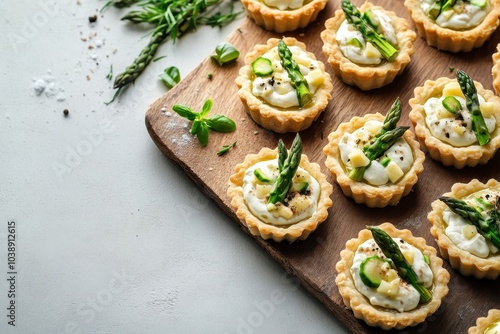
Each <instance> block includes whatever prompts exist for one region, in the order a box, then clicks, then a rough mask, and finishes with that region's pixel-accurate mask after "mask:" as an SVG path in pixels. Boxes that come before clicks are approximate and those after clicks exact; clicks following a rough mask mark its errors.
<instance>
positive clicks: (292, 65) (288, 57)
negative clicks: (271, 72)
mask: <svg viewBox="0 0 500 334" xmlns="http://www.w3.org/2000/svg"><path fill="white" fill-rule="evenodd" d="M278 54H279V56H280V59H281V65H282V66H283V67H284V68H285V69H286V70H287V72H288V76H289V77H290V81H291V84H292V86H293V87H294V88H295V91H296V92H297V98H298V99H299V106H300V107H303V106H305V105H307V104H308V103H309V102H311V101H312V94H311V92H310V91H309V85H308V84H307V81H306V79H305V78H304V76H303V75H302V73H301V72H300V68H299V66H298V65H297V63H296V62H295V60H293V58H292V52H291V51H290V49H289V48H288V46H287V45H286V43H285V42H283V40H280V41H279V42H278Z"/></svg>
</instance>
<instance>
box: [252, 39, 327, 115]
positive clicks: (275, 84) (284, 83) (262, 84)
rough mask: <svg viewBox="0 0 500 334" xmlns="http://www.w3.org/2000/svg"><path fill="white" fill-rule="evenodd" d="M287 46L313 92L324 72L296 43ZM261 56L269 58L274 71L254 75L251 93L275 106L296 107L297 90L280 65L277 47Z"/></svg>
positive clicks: (320, 82)
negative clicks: (261, 75)
mask: <svg viewBox="0 0 500 334" xmlns="http://www.w3.org/2000/svg"><path fill="white" fill-rule="evenodd" d="M288 48H289V49H290V51H291V52H292V58H293V60H295V62H296V63H297V65H299V68H300V72H301V73H302V75H303V76H304V78H305V79H306V81H307V83H308V85H309V91H310V92H311V93H312V94H314V93H315V92H316V90H317V89H318V87H319V86H320V85H321V84H322V83H323V80H324V73H323V72H322V71H321V70H320V68H319V63H318V61H317V60H315V59H312V58H311V57H309V56H308V55H307V53H306V52H305V51H303V50H302V49H301V48H299V47H298V46H296V45H293V46H289V47H288ZM262 57H264V58H267V59H269V60H271V62H272V65H273V71H274V72H273V73H272V74H271V75H269V76H264V77H257V76H256V77H255V79H254V80H253V83H252V94H253V95H255V96H258V97H261V98H262V99H263V100H264V101H266V102H267V103H269V104H270V105H272V106H275V107H280V108H290V107H298V106H299V99H298V98H297V92H296V91H295V88H293V87H292V84H291V82H290V78H289V76H288V72H287V70H286V69H285V68H283V66H282V65H281V60H280V57H279V54H278V48H277V47H274V48H272V49H271V50H269V51H267V52H266V53H265V54H263V55H262ZM320 77H322V78H323V80H321V79H320Z"/></svg>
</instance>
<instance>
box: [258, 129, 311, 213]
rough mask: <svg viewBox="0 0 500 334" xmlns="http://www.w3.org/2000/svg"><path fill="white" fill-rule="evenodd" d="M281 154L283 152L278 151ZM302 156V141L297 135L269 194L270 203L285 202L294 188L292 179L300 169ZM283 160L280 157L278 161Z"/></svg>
mask: <svg viewBox="0 0 500 334" xmlns="http://www.w3.org/2000/svg"><path fill="white" fill-rule="evenodd" d="M278 151H279V152H278V153H280V152H281V150H280V149H279V150H278ZM301 155H302V141H301V140H300V136H299V134H298V133H297V135H296V136H295V139H294V140H293V143H292V147H291V148H290V153H288V156H287V157H286V159H285V160H284V162H283V166H282V168H281V170H280V174H279V175H278V178H277V179H276V182H275V183H274V185H273V187H272V189H271V192H270V194H269V199H268V201H267V202H268V203H271V204H274V203H277V202H283V200H284V199H285V197H286V195H287V194H288V191H289V190H290V187H291V186H292V179H293V176H294V175H295V173H296V172H297V169H298V168H299V164H300V158H301ZM280 160H281V158H279V157H278V161H280Z"/></svg>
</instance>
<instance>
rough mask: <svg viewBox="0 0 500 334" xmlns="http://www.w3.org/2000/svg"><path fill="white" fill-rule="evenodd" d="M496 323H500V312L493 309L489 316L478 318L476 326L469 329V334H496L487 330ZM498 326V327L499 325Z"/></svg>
mask: <svg viewBox="0 0 500 334" xmlns="http://www.w3.org/2000/svg"><path fill="white" fill-rule="evenodd" d="M495 323H500V310H497V309H491V310H489V311H488V316H486V317H481V318H477V321H476V326H474V327H471V328H469V332H468V333H469V334H496V333H497V332H488V331H487V330H488V329H489V328H490V326H492V325H493V324H495ZM497 326H498V325H497Z"/></svg>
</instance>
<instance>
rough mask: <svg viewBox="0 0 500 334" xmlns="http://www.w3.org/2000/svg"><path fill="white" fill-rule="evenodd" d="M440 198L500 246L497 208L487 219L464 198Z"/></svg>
mask: <svg viewBox="0 0 500 334" xmlns="http://www.w3.org/2000/svg"><path fill="white" fill-rule="evenodd" d="M439 199H440V200H441V201H443V202H444V203H445V204H446V205H447V206H448V207H449V208H450V210H451V211H453V212H455V213H456V214H458V215H459V216H461V217H462V218H464V219H465V220H466V221H467V222H468V223H469V224H472V225H474V226H476V228H477V231H478V232H479V233H480V234H481V235H482V236H483V237H485V238H486V239H487V240H489V241H491V243H492V244H493V245H495V247H497V248H500V231H499V227H498V224H499V218H500V212H499V211H498V209H497V208H493V209H492V210H491V211H490V212H489V214H490V218H489V219H486V220H485V219H484V218H483V215H481V213H480V212H479V211H477V210H476V209H475V208H474V207H472V206H470V205H468V204H467V203H465V202H464V201H462V200H459V199H456V198H453V197H447V196H441V197H439Z"/></svg>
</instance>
